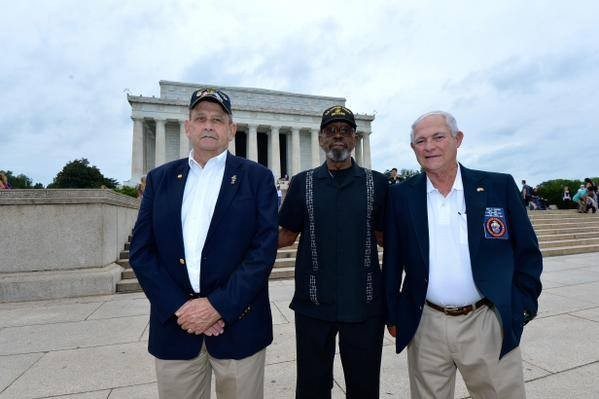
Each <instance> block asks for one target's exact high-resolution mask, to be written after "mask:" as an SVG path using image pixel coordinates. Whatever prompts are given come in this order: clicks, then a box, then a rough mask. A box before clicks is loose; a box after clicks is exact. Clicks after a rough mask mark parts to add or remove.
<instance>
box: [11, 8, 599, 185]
mask: <svg viewBox="0 0 599 399" xmlns="http://www.w3.org/2000/svg"><path fill="white" fill-rule="evenodd" d="M0 6H1V7H0V9H1V10H2V12H1V13H0V26H1V27H2V28H1V29H0V139H1V140H0V169H9V170H12V171H13V172H15V173H25V174H26V175H28V176H30V177H31V178H32V179H33V180H34V182H37V181H40V182H42V183H44V184H47V183H50V182H51V181H52V179H53V177H54V176H55V175H56V173H57V172H58V171H59V170H60V169H61V168H62V167H63V166H64V165H65V164H66V163H67V162H68V161H71V160H73V159H78V158H82V157H85V158H87V159H89V161H90V162H91V163H92V164H94V165H96V166H98V167H99V168H100V170H101V171H102V172H103V173H104V175H105V176H107V177H112V178H116V179H118V180H119V181H124V180H128V179H129V177H130V171H131V139H132V124H133V122H132V121H131V119H130V115H131V109H130V106H129V104H128V102H127V100H126V94H125V92H126V91H129V92H130V93H131V94H136V95H137V94H142V95H144V96H152V95H154V96H159V86H158V81H159V80H170V81H180V82H189V83H213V84H215V85H226V86H243V87H259V88H265V89H272V90H282V91H291V92H298V93H306V94H317V95H325V96H339V97H345V98H346V99H347V105H348V106H349V107H350V108H351V109H352V110H353V111H354V112H358V113H374V114H376V119H375V121H374V124H373V135H372V136H371V147H372V157H373V167H374V168H375V169H378V170H381V171H382V170H385V169H389V168H391V167H393V166H395V167H398V168H399V169H402V168H409V169H416V168H418V165H417V163H416V160H415V157H414V154H413V152H412V150H411V149H410V146H409V129H410V125H411V123H412V121H413V120H414V119H416V117H418V116H419V115H420V114H422V113H424V112H427V111H431V110H435V109H443V110H446V111H449V112H451V113H453V114H454V115H455V116H456V118H457V121H458V126H459V127H460V129H461V130H462V131H463V132H464V135H465V138H464V141H463V144H462V147H461V149H460V150H459V153H458V157H459V159H460V160H461V161H462V162H463V163H464V164H465V165H466V166H469V167H472V168H478V169H484V170H493V171H500V172H508V173H511V174H513V175H514V177H515V178H516V180H517V181H518V182H519V181H520V180H521V179H523V178H525V179H527V180H528V181H529V183H532V184H533V185H536V184H538V183H540V182H542V181H545V180H548V179H554V178H583V177H586V176H597V175H599V167H598V165H599V152H598V151H597V149H598V148H599V129H598V128H599V23H598V22H597V21H598V18H599V3H597V2H593V1H575V2H558V1H507V0H504V1H499V2H480V1H451V2H449V1H447V2H442V1H437V2H432V1H430V2H429V1H422V0H419V1H389V0H386V1H377V0H370V1H368V2H365V1H328V2H327V1H322V0H320V1H311V0H303V1H295V2H287V1H280V0H279V1H274V0H273V1H207V0H196V1H169V2H165V1H154V0H145V1H121V0H118V1H100V0H98V1H90V2H83V1H80V0H76V1H57V0H53V1H46V2H42V1H27V0H24V1H4V0H0Z"/></svg>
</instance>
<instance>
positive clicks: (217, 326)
mask: <svg viewBox="0 0 599 399" xmlns="http://www.w3.org/2000/svg"><path fill="white" fill-rule="evenodd" d="M224 331H225V322H224V321H223V319H220V320H217V321H216V323H214V324H213V325H211V326H210V327H208V328H207V329H206V331H204V335H207V336H213V337H215V336H217V335H221V334H222V333H223V332H224Z"/></svg>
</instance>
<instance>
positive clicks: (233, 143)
mask: <svg viewBox="0 0 599 399" xmlns="http://www.w3.org/2000/svg"><path fill="white" fill-rule="evenodd" d="M229 152H230V153H231V154H233V155H235V136H233V140H231V141H229Z"/></svg>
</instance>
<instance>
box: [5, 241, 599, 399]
mask: <svg viewBox="0 0 599 399" xmlns="http://www.w3.org/2000/svg"><path fill="white" fill-rule="evenodd" d="M598 256H599V254H597V253H590V254H582V255H570V256H561V257H551V258H546V259H545V270H544V273H543V285H544V290H543V294H542V295H541V298H540V313H539V316H538V317H537V318H536V319H535V320H533V321H532V322H531V323H530V324H529V325H528V326H527V328H526V329H525V333H524V336H523V342H522V353H523V357H524V360H525V363H524V366H525V370H524V377H525V379H526V390H527V394H528V398H543V399H551V398H556V399H557V398H559V399H564V398H579V399H582V398H589V399H590V398H599V262H597V258H598ZM292 294H293V282H292V281H274V282H271V283H270V295H271V301H272V311H273V322H274V342H273V344H272V345H271V346H269V347H268V349H267V356H266V363H267V365H266V376H265V396H266V397H267V398H277V399H279V398H292V397H293V396H294V385H295V363H294V360H295V343H294V337H293V334H294V326H293V312H292V311H291V310H290V309H289V302H290V299H291V296H292ZM148 315H149V304H148V301H147V300H146V298H145V297H144V295H143V294H140V293H136V294H120V295H109V296H95V297H82V298H72V299H63V300H52V301H40V302H20V303H3V304H0V399H8V398H18V399H28V398H63V399H66V398H68V399H107V398H109V399H136V398H140V399H141V398H144V399H152V398H157V397H158V395H157V393H156V384H155V381H156V377H155V374H154V363H153V359H152V357H151V356H150V355H148V353H147V351H146V345H147V338H148V330H147V327H148ZM213 397H215V396H213ZM333 397H335V398H343V397H345V395H344V382H343V373H342V371H341V367H340V361H339V358H338V356H337V358H336V359H335V388H334V394H333ZM408 397H409V384H408V376H407V367H406V358H405V354H404V353H402V354H401V355H396V354H395V351H394V346H393V341H392V338H390V337H389V336H386V337H385V342H384V348H383V363H382V370H381V398H408ZM456 397H457V398H467V397H468V392H467V390H466V389H465V386H464V384H463V382H462V381H461V380H459V381H458V385H457V388H456Z"/></svg>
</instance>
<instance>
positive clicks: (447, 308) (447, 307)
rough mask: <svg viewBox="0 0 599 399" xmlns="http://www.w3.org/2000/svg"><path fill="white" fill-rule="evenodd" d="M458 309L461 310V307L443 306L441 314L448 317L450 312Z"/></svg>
mask: <svg viewBox="0 0 599 399" xmlns="http://www.w3.org/2000/svg"><path fill="white" fill-rule="evenodd" d="M460 308H461V306H445V307H444V308H443V313H445V314H446V315H449V314H450V313H452V312H457V311H458V310H459V309H460Z"/></svg>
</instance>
